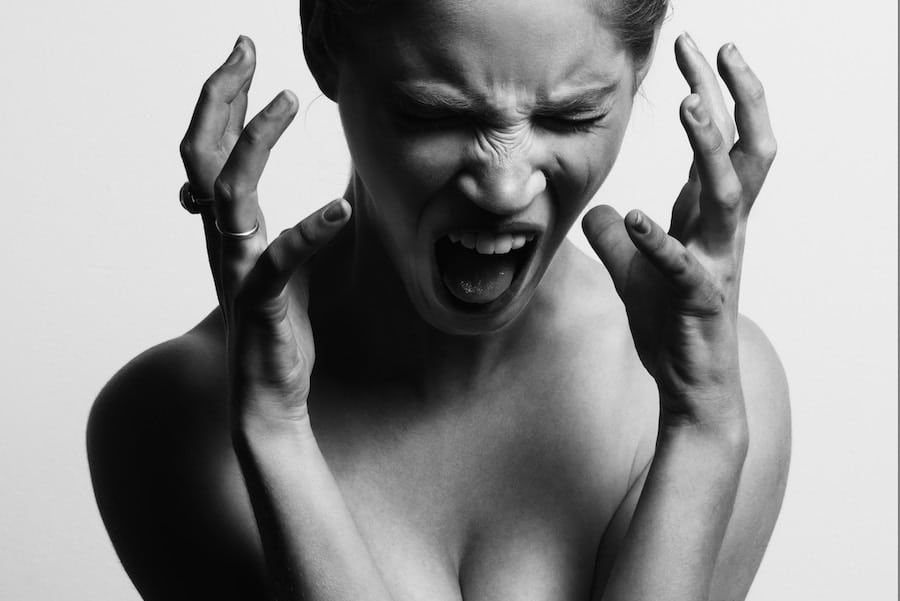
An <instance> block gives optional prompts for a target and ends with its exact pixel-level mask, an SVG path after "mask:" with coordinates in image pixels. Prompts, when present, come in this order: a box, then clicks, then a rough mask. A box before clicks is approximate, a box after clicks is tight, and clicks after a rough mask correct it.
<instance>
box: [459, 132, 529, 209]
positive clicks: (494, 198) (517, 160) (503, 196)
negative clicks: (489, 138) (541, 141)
mask: <svg viewBox="0 0 900 601" xmlns="http://www.w3.org/2000/svg"><path fill="white" fill-rule="evenodd" d="M533 155H534V153H533V152H532V149H531V145H530V144H529V143H528V142H519V141H516V142H512V143H506V144H503V145H502V146H500V147H499V148H497V146H496V145H493V144H492V145H491V147H490V149H485V148H480V149H477V150H475V151H474V152H473V153H472V157H471V159H472V160H470V161H469V162H468V164H467V165H466V168H465V169H464V171H463V172H462V173H461V174H460V176H459V187H460V190H462V192H463V193H464V194H465V195H466V196H467V197H468V198H469V199H471V200H472V202H474V203H475V204H477V205H478V206H480V207H481V208H483V209H485V210H488V211H491V212H494V213H500V214H512V213H516V212H518V211H521V210H522V209H524V208H525V207H527V206H528V205H529V204H530V203H531V201H532V200H534V198H535V197H536V196H537V195H538V194H540V193H541V192H543V191H544V189H545V188H546V186H547V180H546V178H545V177H544V174H543V172H542V171H541V170H540V168H539V167H538V166H537V165H536V164H535V161H534V157H533Z"/></svg>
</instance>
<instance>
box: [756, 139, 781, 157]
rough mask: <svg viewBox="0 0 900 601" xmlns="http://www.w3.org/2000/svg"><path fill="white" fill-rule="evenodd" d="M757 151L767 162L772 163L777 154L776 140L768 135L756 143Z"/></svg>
mask: <svg viewBox="0 0 900 601" xmlns="http://www.w3.org/2000/svg"><path fill="white" fill-rule="evenodd" d="M757 153H758V154H759V156H760V157H762V159H763V160H765V161H766V162H767V163H772V162H773V161H774V160H775V155H776V154H778V142H777V141H776V140H775V138H774V137H773V136H769V137H768V138H766V139H765V140H763V141H761V142H760V143H759V144H758V145H757Z"/></svg>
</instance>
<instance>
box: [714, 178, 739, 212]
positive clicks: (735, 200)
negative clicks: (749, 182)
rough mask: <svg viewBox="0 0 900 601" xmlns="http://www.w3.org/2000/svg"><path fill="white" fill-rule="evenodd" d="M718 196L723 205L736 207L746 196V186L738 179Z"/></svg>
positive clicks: (725, 187) (726, 186) (724, 188)
mask: <svg viewBox="0 0 900 601" xmlns="http://www.w3.org/2000/svg"><path fill="white" fill-rule="evenodd" d="M718 197H719V198H718V200H719V202H720V203H722V204H723V205H725V206H727V207H731V208H733V207H736V206H738V205H739V204H740V203H741V200H742V199H743V197H744V187H743V186H742V185H741V183H740V182H738V181H736V182H731V183H730V184H726V185H725V186H724V187H723V188H722V189H721V190H720V191H719V194H718Z"/></svg>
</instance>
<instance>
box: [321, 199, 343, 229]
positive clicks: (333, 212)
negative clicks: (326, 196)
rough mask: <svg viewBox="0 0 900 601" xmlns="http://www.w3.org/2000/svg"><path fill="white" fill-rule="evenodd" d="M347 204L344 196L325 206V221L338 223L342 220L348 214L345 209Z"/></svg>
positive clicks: (323, 215)
mask: <svg viewBox="0 0 900 601" xmlns="http://www.w3.org/2000/svg"><path fill="white" fill-rule="evenodd" d="M345 204H346V201H345V200H344V199H343V198H338V199H336V200H333V201H331V204H329V205H328V206H327V207H325V212H324V213H322V217H324V218H325V221H327V222H328V223H337V222H339V221H341V220H342V219H343V218H344V215H345V214H346V212H345V209H344V205H345Z"/></svg>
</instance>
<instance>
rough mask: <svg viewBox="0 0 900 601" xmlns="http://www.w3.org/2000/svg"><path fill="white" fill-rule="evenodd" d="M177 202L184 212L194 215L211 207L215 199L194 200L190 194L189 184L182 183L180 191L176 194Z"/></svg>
mask: <svg viewBox="0 0 900 601" xmlns="http://www.w3.org/2000/svg"><path fill="white" fill-rule="evenodd" d="M178 202H180V203H181V206H182V207H184V210H185V211H187V212H188V213H190V214H191V215H196V214H198V213H199V212H200V211H202V210H203V209H205V208H206V207H211V206H212V205H213V202H215V199H213V198H194V195H193V194H192V193H191V183H190V182H184V185H183V186H181V190H180V191H179V192H178Z"/></svg>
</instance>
